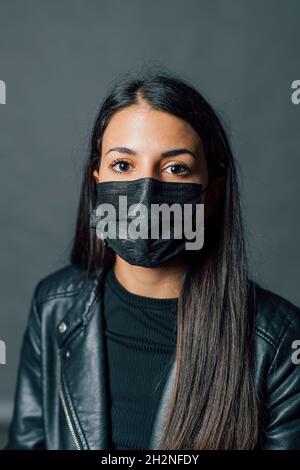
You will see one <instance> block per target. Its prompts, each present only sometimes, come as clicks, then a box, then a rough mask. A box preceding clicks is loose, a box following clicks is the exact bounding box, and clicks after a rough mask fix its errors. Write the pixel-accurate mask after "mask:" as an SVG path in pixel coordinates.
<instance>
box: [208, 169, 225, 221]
mask: <svg viewBox="0 0 300 470" xmlns="http://www.w3.org/2000/svg"><path fill="white" fill-rule="evenodd" d="M224 193H225V178H224V176H220V177H219V178H217V179H215V180H214V181H213V182H212V183H211V184H210V185H209V186H208V188H207V191H206V192H205V193H204V198H203V203H204V211H205V218H208V217H209V216H210V215H212V214H213V213H214V211H215V210H216V208H217V206H218V205H219V203H220V201H221V200H222V199H223V197H224Z"/></svg>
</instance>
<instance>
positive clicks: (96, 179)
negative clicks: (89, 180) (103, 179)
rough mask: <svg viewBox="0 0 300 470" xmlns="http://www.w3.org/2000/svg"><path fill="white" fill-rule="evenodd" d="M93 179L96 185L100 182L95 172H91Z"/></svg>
mask: <svg viewBox="0 0 300 470" xmlns="http://www.w3.org/2000/svg"><path fill="white" fill-rule="evenodd" d="M93 178H94V180H95V183H96V184H97V183H99V182H100V178H99V173H98V171H97V170H94V171H93Z"/></svg>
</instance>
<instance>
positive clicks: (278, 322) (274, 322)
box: [253, 282, 300, 348]
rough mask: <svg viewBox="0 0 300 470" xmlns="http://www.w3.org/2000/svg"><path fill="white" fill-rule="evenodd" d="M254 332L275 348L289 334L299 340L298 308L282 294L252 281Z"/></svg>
mask: <svg viewBox="0 0 300 470" xmlns="http://www.w3.org/2000/svg"><path fill="white" fill-rule="evenodd" d="M253 286H254V288H255V297H256V306H257V307H256V333H257V334H258V335H259V336H260V337H262V338H263V339H264V340H265V341H267V342H269V343H270V344H272V345H273V346H274V347H275V348H277V347H278V346H279V344H280V343H281V342H282V339H283V338H284V337H286V336H289V337H290V338H291V340H292V339H294V340H300V308H299V307H298V306H297V305H296V304H295V303H293V302H291V301H290V300H288V299H287V298H285V297H284V296H282V295H280V294H278V293H276V292H273V291H272V290H269V289H267V288H264V287H262V286H261V285H259V284H258V283H254V282H253Z"/></svg>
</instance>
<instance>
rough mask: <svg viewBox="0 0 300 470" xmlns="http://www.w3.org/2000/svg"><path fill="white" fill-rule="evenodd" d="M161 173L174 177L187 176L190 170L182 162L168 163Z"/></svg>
mask: <svg viewBox="0 0 300 470" xmlns="http://www.w3.org/2000/svg"><path fill="white" fill-rule="evenodd" d="M163 171H166V173H169V174H171V175H174V176H181V177H184V176H187V175H189V174H190V173H191V168H190V167H189V166H188V165H187V164H186V163H184V162H178V161H176V163H169V164H168V165H167V166H166V167H164V169H163Z"/></svg>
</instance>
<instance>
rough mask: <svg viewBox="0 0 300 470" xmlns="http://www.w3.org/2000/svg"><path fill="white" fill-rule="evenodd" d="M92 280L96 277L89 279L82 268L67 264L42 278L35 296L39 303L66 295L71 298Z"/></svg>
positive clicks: (36, 288) (37, 285)
mask: <svg viewBox="0 0 300 470" xmlns="http://www.w3.org/2000/svg"><path fill="white" fill-rule="evenodd" d="M92 279H94V276H91V277H87V276H86V272H85V271H84V270H83V269H82V268H80V267H78V266H76V265H74V264H66V265H65V266H63V267H61V268H59V269H56V270H55V271H52V272H50V273H49V274H47V275H46V276H44V277H43V278H41V279H40V280H39V281H38V282H37V284H36V287H35V292H34V294H35V297H36V300H37V302H44V301H46V300H49V299H52V298H55V297H62V296H65V295H66V296H71V295H73V294H76V293H78V292H79V291H80V290H81V289H82V287H83V285H84V284H85V283H86V282H89V281H91V280H92Z"/></svg>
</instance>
